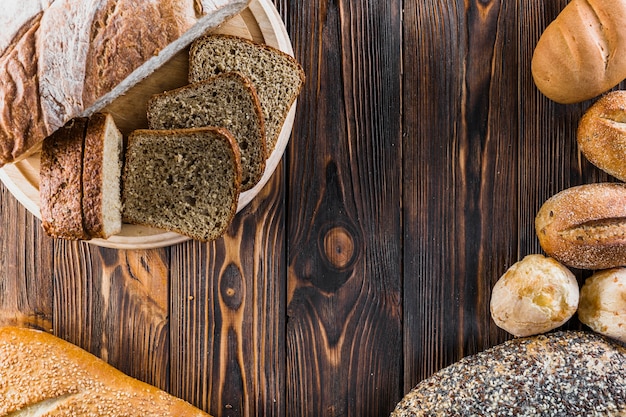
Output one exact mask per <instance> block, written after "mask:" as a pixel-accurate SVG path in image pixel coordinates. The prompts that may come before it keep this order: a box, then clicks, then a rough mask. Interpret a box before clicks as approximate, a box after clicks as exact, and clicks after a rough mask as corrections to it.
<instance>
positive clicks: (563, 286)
mask: <svg viewBox="0 0 626 417" xmlns="http://www.w3.org/2000/svg"><path fill="white" fill-rule="evenodd" d="M578 298H579V290H578V281H576V277H575V276H574V274H573V273H572V272H571V271H570V270H569V269H567V268H566V267H565V266H563V265H561V264H560V263H558V262H557V261H555V260H554V259H552V258H548V257H545V256H543V255H538V254H533V255H528V256H525V257H524V259H522V260H521V261H518V262H516V263H515V264H513V265H512V266H511V267H510V268H509V269H508V270H507V271H506V272H505V273H504V274H503V275H502V277H500V279H499V280H498V282H496V285H495V286H494V287H493V290H492V291H491V302H490V310H491V317H492V319H493V321H494V322H495V323H496V325H497V326H498V327H500V328H502V329H504V330H506V331H507V332H509V333H511V334H512V335H514V336H532V335H535V334H540V333H545V332H548V331H550V330H553V329H556V328H557V327H559V326H561V325H563V324H565V322H567V321H568V320H569V319H570V318H571V317H572V316H573V315H574V313H576V309H577V307H578Z"/></svg>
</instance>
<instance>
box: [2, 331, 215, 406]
mask: <svg viewBox="0 0 626 417" xmlns="http://www.w3.org/2000/svg"><path fill="white" fill-rule="evenodd" d="M0 381H2V383H0V415H8V414H10V413H12V412H15V411H19V410H26V409H29V410H32V409H33V408H36V407H42V408H43V410H39V411H40V412H43V414H45V415H46V416H67V415H90V416H94V417H95V416H103V417H105V416H106V417H110V416H114V415H125V416H137V417H139V416H147V415H150V416H197V417H201V416H202V417H207V416H209V415H208V414H206V413H204V412H203V411H201V410H199V409H197V408H195V407H193V406H191V405H190V404H189V403H187V402H184V401H183V400H181V399H178V398H175V397H173V396H172V395H170V394H168V393H166V392H165V391H162V390H160V389H158V388H156V387H154V386H151V385H149V384H146V383H144V382H141V381H139V380H137V379H134V378H131V377H130V376H128V375H125V374H124V373H122V372H120V371H119V370H117V369H115V368H113V367H112V366H111V365H109V364H107V363H106V362H104V361H103V360H101V359H99V358H97V357H96V356H94V355H92V354H90V353H89V352H87V351H85V350H83V349H81V348H79V347H78V346H75V345H73V344H71V343H68V342H66V341H64V340H62V339H60V338H57V337H55V336H53V335H51V334H49V333H45V332H42V331H37V330H32V329H25V328H18V327H2V328H0ZM29 415H30V414H29ZM37 415H41V414H37Z"/></svg>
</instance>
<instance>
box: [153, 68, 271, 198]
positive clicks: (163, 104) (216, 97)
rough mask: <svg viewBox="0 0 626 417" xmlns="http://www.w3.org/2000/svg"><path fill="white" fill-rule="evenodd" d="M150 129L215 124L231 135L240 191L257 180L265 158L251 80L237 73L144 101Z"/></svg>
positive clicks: (258, 107) (262, 128)
mask: <svg viewBox="0 0 626 417" xmlns="http://www.w3.org/2000/svg"><path fill="white" fill-rule="evenodd" d="M147 111H148V126H149V127H150V129H183V128H191V127H206V126H219V127H223V128H225V129H228V131H229V132H231V133H232V134H233V136H234V137H235V139H236V140H237V144H238V145H239V150H240V151H241V163H242V169H243V177H242V180H241V190H242V191H246V190H249V189H251V188H252V187H254V185H255V184H256V183H257V182H258V181H259V180H260V179H261V177H262V176H263V172H264V170H265V161H266V159H267V157H268V155H267V149H266V143H265V122H264V119H263V113H262V112H261V105H260V104H259V99H258V97H257V94H256V92H255V90H254V86H253V85H252V82H251V81H250V80H249V79H248V78H247V77H245V76H243V75H242V74H241V73H238V72H225V73H222V74H219V75H217V76H215V77H212V78H209V79H207V80H204V81H200V82H197V83H194V84H190V85H187V86H184V87H181V88H179V89H177V90H173V91H167V92H165V93H162V94H157V95H155V96H153V97H152V99H150V101H149V102H148V109H147Z"/></svg>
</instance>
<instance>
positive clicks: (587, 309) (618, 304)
mask: <svg viewBox="0 0 626 417" xmlns="http://www.w3.org/2000/svg"><path fill="white" fill-rule="evenodd" d="M578 318H579V320H580V321H581V322H582V323H584V324H586V325H587V326H589V328H591V329H592V330H593V331H596V332H598V333H600V334H603V335H605V336H608V337H611V338H613V339H616V340H619V341H621V342H624V343H626V268H614V269H608V270H604V271H598V272H596V273H594V274H593V275H592V276H590V277H589V278H587V279H586V280H585V283H584V284H583V287H582V288H581V290H580V305H579V308H578Z"/></svg>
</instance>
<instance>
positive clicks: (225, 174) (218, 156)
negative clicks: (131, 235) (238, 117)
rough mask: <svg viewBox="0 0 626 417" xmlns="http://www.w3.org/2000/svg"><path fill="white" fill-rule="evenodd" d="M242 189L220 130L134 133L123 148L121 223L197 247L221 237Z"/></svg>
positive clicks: (227, 138) (229, 142) (228, 140)
mask: <svg viewBox="0 0 626 417" xmlns="http://www.w3.org/2000/svg"><path fill="white" fill-rule="evenodd" d="M240 187H241V156H240V153H239V147H238V146H237V143H236V141H235V138H234V137H233V136H232V135H231V134H230V132H228V131H227V130H226V129H224V128H215V127H206V128H192V129H173V130H136V131H134V132H133V133H131V135H130V137H129V139H128V145H127V148H126V163H125V165H124V177H123V187H122V188H123V191H122V196H123V198H122V201H123V218H124V221H125V222H126V223H133V224H141V225H144V226H150V227H154V228H157V229H164V230H168V231H173V232H178V233H181V234H183V235H186V236H189V237H191V238H193V239H196V240H200V241H210V240H213V239H216V238H217V237H219V236H221V235H222V234H223V233H224V232H225V231H226V229H227V227H228V225H229V224H230V222H231V221H232V218H233V217H234V215H235V213H236V211H237V203H238V201H239V192H240Z"/></svg>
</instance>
